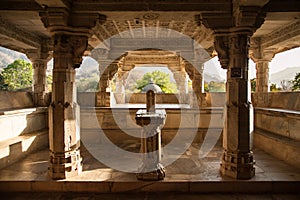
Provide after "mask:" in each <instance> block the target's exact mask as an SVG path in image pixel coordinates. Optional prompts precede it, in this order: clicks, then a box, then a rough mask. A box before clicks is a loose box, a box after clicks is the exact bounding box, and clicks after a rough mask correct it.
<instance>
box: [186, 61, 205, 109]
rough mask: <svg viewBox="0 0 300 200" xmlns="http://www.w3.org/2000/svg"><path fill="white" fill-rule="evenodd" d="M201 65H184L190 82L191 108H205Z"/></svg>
mask: <svg viewBox="0 0 300 200" xmlns="http://www.w3.org/2000/svg"><path fill="white" fill-rule="evenodd" d="M203 67H204V65H203V63H196V64H194V65H192V64H191V63H185V70H186V72H187V74H188V75H189V77H190V79H191V80H192V88H193V93H191V94H190V106H191V108H199V107H201V106H205V105H206V103H205V94H204V93H203Z"/></svg>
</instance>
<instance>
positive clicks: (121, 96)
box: [115, 71, 125, 104]
mask: <svg viewBox="0 0 300 200" xmlns="http://www.w3.org/2000/svg"><path fill="white" fill-rule="evenodd" d="M123 75H124V74H123V73H122V72H121V71H119V72H118V73H117V76H116V93H115V97H116V101H117V103H122V104H123V103H125V80H124V76H123Z"/></svg>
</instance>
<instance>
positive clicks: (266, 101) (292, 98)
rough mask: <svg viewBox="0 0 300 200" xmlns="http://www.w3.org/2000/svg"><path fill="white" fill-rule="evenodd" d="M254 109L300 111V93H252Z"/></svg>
mask: <svg viewBox="0 0 300 200" xmlns="http://www.w3.org/2000/svg"><path fill="white" fill-rule="evenodd" d="M252 102H253V105H254V107H267V108H280V109H287V110H298V111H300V92H269V93H262V92H260V93H252Z"/></svg>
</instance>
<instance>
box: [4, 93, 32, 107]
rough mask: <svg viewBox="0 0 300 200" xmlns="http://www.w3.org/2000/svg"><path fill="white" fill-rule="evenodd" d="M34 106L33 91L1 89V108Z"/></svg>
mask: <svg viewBox="0 0 300 200" xmlns="http://www.w3.org/2000/svg"><path fill="white" fill-rule="evenodd" d="M32 107H34V104H33V99H32V93H30V92H7V91H0V110H11V109H19V108H32Z"/></svg>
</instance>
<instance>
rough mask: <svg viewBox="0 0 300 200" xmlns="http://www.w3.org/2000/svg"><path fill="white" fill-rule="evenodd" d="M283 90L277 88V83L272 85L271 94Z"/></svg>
mask: <svg viewBox="0 0 300 200" xmlns="http://www.w3.org/2000/svg"><path fill="white" fill-rule="evenodd" d="M280 90H281V88H277V85H276V84H275V83H272V84H271V85H270V91H271V92H278V91H280Z"/></svg>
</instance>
